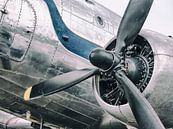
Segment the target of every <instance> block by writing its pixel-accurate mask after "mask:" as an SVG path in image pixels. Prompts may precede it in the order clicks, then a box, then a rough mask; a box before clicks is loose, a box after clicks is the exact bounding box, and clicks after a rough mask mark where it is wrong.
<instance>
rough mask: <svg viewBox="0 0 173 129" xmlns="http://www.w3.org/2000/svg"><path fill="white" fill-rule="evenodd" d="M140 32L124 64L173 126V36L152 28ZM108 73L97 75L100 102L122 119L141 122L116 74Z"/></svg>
mask: <svg viewBox="0 0 173 129" xmlns="http://www.w3.org/2000/svg"><path fill="white" fill-rule="evenodd" d="M140 35H141V36H138V38H137V39H136V40H135V42H134V43H133V44H131V45H130V46H128V47H127V48H126V60H125V66H124V67H125V69H126V70H127V75H128V77H129V78H130V79H131V80H132V81H133V83H135V85H136V86H137V88H138V89H139V90H140V91H141V92H143V94H144V95H145V97H146V98H147V100H148V101H149V102H150V104H151V105H152V107H153V108H154V109H155V111H156V113H157V114H158V116H159V117H160V119H161V121H162V122H163V124H164V125H165V126H166V128H169V127H172V126H173V115H172V114H173V110H172V106H173V94H172V92H173V79H172V77H173V71H172V69H173V39H171V38H169V37H167V36H164V35H161V34H159V33H156V32H152V31H149V30H145V31H142V32H141V33H140ZM115 42H116V40H114V41H112V42H111V43H110V44H108V46H107V47H106V49H111V48H113V47H114V45H115ZM143 50H144V51H143ZM138 52H140V53H143V52H144V53H145V54H138ZM108 77H109V76H108V75H107V77H105V75H104V73H102V75H100V76H96V77H95V78H94V79H93V88H94V93H95V96H96V99H97V101H98V103H99V104H100V105H101V107H102V108H104V109H105V110H106V111H107V112H108V113H110V114H111V115H113V116H114V117H116V118H118V119H119V120H121V121H123V122H126V123H128V124H130V125H132V126H137V124H136V121H135V118H134V117H133V114H132V112H131V109H130V107H129V104H128V103H127V100H126V97H125V96H123V95H122V94H123V91H122V89H120V88H119V86H118V85H119V84H118V83H117V82H116V78H113V77H112V79H108ZM105 78H106V79H105ZM103 80H105V82H104V81H103ZM120 93H121V94H120ZM106 97H107V98H106Z"/></svg>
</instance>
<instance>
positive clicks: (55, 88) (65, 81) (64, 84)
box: [24, 69, 98, 100]
mask: <svg viewBox="0 0 173 129" xmlns="http://www.w3.org/2000/svg"><path fill="white" fill-rule="evenodd" d="M96 73H98V69H81V70H75V71H72V72H69V73H66V74H62V75H59V76H55V77H54V78H51V79H49V80H46V81H43V82H41V83H38V84H36V85H34V86H31V87H29V88H28V89H27V90H26V91H25V93H24V100H29V99H34V98H39V97H42V96H47V95H51V94H54V93H56V92H60V91H62V90H65V89H67V88H70V87H72V86H74V85H75V84H78V83H80V82H81V81H83V80H86V79H88V78H90V77H91V76H93V75H95V74H96Z"/></svg>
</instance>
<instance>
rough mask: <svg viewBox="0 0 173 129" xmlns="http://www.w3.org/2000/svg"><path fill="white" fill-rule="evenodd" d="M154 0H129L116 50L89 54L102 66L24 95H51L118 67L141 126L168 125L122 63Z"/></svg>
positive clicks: (47, 82) (117, 73) (71, 74)
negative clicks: (130, 77)
mask: <svg viewBox="0 0 173 129" xmlns="http://www.w3.org/2000/svg"><path fill="white" fill-rule="evenodd" d="M152 3H153V0H130V2H129V4H128V7H127V9H126V11H125V14H124V16H123V18H122V21H121V23H120V26H119V29H118V34H117V40H116V46H115V51H113V52H112V51H106V50H104V49H101V48H97V49H95V50H93V51H92V52H91V54H90V56H89V59H90V62H91V63H92V64H93V65H94V66H96V67H98V68H99V69H96V68H93V69H81V70H76V71H72V72H69V73H65V74H63V75H60V76H56V77H54V78H52V79H49V80H45V81H43V82H41V83H39V84H36V85H34V86H32V87H30V88H28V89H27V90H26V92H25V93H24V99H25V100H30V99H33V98H37V97H41V96H46V95H51V94H53V93H57V92H60V91H62V90H65V89H67V88H70V87H72V86H74V85H75V84H77V83H79V82H81V81H84V80H86V79H88V78H89V77H92V76H94V75H96V74H99V71H100V70H102V71H104V72H110V71H112V70H114V71H115V76H116V79H117V80H118V82H119V83H120V86H121V87H122V89H123V90H124V93H125V95H126V98H127V100H128V102H129V105H130V107H131V110H132V112H133V114H134V117H135V118H136V120H137V123H138V126H139V128H140V129H165V128H164V126H163V124H162V122H161V121H160V119H159V117H158V116H157V114H156V113H155V111H154V109H153V108H152V106H151V105H150V104H149V102H148V101H147V100H146V99H145V97H144V96H143V95H142V93H140V92H139V90H138V89H137V88H136V86H135V85H134V84H133V82H132V81H131V80H130V79H128V77H127V76H126V74H125V72H124V71H123V65H121V62H122V60H123V59H124V58H123V57H124V54H125V52H124V49H125V48H126V47H127V46H128V45H129V44H131V43H133V42H134V40H135V38H136V37H137V35H138V33H139V31H140V30H141V28H142V26H143V24H144V22H145V19H146V17H147V15H148V13H149V10H150V8H151V5H152Z"/></svg>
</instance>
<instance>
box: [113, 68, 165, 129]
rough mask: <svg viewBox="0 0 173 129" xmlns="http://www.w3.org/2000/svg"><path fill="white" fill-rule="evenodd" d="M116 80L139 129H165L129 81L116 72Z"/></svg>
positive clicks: (120, 72)
mask: <svg viewBox="0 0 173 129" xmlns="http://www.w3.org/2000/svg"><path fill="white" fill-rule="evenodd" d="M116 78H117V80H118V81H119V82H120V83H121V86H122V88H123V90H124V92H125V95H126V98H127V100H128V102H129V105H130V107H131V110H132V112H133V114H134V117H135V119H136V121H137V123H138V126H139V128H140V129H165V127H164V126H163V124H162V122H161V121H160V119H159V117H158V116H157V114H156V112H155V111H154V109H153V108H152V106H151V105H150V103H149V102H148V101H147V100H146V98H145V97H144V96H143V95H142V93H141V92H140V91H139V90H138V89H137V88H136V86H135V85H134V84H133V82H132V81H131V80H129V79H128V77H127V76H126V75H125V73H124V72H122V71H117V73H116Z"/></svg>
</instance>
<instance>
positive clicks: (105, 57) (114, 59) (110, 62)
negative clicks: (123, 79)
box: [89, 48, 120, 71]
mask: <svg viewBox="0 0 173 129" xmlns="http://www.w3.org/2000/svg"><path fill="white" fill-rule="evenodd" d="M89 59H90V62H91V63H92V64H93V65H94V66H96V67H98V68H100V69H102V70H104V71H107V70H110V69H111V68H114V67H115V66H117V65H118V64H119V63H120V58H119V57H118V56H117V55H116V54H114V53H112V52H110V51H106V50H104V49H101V48H96V49H94V50H93V51H92V52H91V54H90V56H89Z"/></svg>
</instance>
